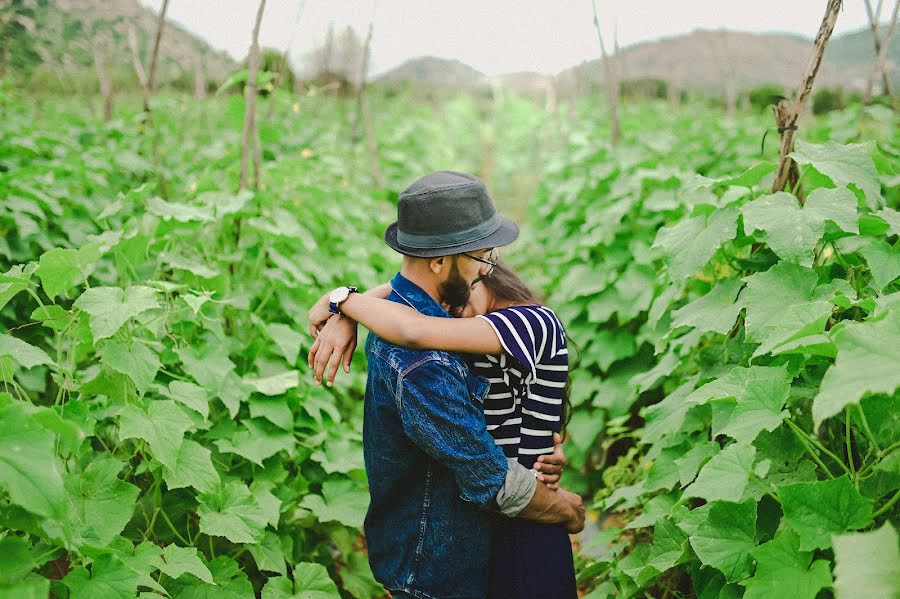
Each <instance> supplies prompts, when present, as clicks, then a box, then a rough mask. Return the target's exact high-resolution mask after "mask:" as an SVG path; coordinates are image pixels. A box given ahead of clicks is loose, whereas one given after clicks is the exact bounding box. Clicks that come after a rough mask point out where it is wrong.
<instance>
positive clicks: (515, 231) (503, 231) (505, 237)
mask: <svg viewBox="0 0 900 599" xmlns="http://www.w3.org/2000/svg"><path fill="white" fill-rule="evenodd" d="M498 216H499V215H498ZM397 229H398V224H397V223H393V224H392V225H390V226H389V227H388V228H387V230H386V231H385V232H384V242H385V243H387V244H388V246H390V248H391V249H393V250H394V251H396V252H399V253H401V254H403V255H404V256H413V257H416V258H436V257H438V256H452V255H453V254H462V253H464V252H473V251H476V250H486V249H488V248H494V247H503V246H505V245H509V244H511V243H512V242H513V241H515V240H516V239H517V238H518V237H519V225H517V224H516V223H515V222H513V221H511V220H509V219H508V218H506V217H505V216H500V228H499V229H497V230H496V231H494V232H493V233H491V234H490V235H488V236H487V237H483V238H481V239H477V240H475V241H469V242H466V243H463V244H460V245H454V246H450V247H434V248H413V247H408V246H404V245H401V244H400V243H399V242H398V241H397Z"/></svg>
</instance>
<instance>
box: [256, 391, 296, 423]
mask: <svg viewBox="0 0 900 599" xmlns="http://www.w3.org/2000/svg"><path fill="white" fill-rule="evenodd" d="M247 403H248V405H249V406H250V416H251V417H253V418H257V417H260V418H265V419H266V420H268V421H269V422H271V423H272V424H274V425H275V426H277V427H279V428H282V429H284V430H286V431H290V430H294V415H293V414H292V413H291V408H290V406H289V405H288V403H287V401H286V400H285V399H283V398H270V397H266V398H260V397H251V398H250V400H249V401H248V402H247Z"/></svg>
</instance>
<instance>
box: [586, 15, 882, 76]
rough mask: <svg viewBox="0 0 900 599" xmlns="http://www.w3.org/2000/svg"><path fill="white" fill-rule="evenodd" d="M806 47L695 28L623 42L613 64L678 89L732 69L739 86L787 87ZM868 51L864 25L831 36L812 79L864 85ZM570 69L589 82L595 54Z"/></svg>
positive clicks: (599, 68)
mask: <svg viewBox="0 0 900 599" xmlns="http://www.w3.org/2000/svg"><path fill="white" fill-rule="evenodd" d="M811 52H812V40H811V39H809V38H805V37H802V36H799V35H792V34H783V33H747V32H741V31H722V30H718V31H710V30H702V29H700V30H695V31H693V32H691V33H689V34H686V35H679V36H675V37H668V38H664V39H660V40H656V41H652V42H643V43H639V44H635V45H632V46H628V47H626V48H624V49H623V50H622V51H621V53H620V56H619V66H620V69H621V72H622V77H623V78H625V79H637V78H645V77H646V78H657V79H663V80H666V81H670V82H674V83H676V85H678V86H679V87H684V88H694V89H703V90H707V91H718V90H720V89H721V88H722V82H723V81H724V79H725V76H726V73H729V72H733V76H734V81H735V85H736V87H737V89H739V90H741V89H747V88H750V87H753V86H756V85H761V84H766V83H773V84H776V85H780V86H782V87H785V88H787V89H793V88H794V87H796V85H797V83H798V82H799V80H800V76H801V75H802V74H803V70H804V69H805V68H806V63H807V61H808V60H809V56H810V53H811ZM872 55H873V49H872V37H871V33H870V32H869V30H868V29H866V30H862V31H857V32H853V33H848V34H843V35H840V36H835V37H833V38H832V39H831V40H829V42H828V45H827V46H826V48H825V56H824V58H823V60H822V65H821V67H820V68H819V72H818V74H817V75H816V84H817V85H818V86H834V85H842V86H844V87H849V88H856V89H861V88H863V87H865V84H866V79H867V77H868V74H869V70H870V68H871V64H872V61H873V58H872ZM888 57H889V59H891V60H893V61H894V62H895V63H896V62H898V61H900V39H898V38H896V37H895V38H894V40H893V43H892V44H891V49H890V52H889V54H888ZM572 71H573V72H574V73H575V74H577V75H580V76H581V77H582V78H584V79H586V80H587V81H590V82H593V83H596V82H599V81H602V80H603V65H602V61H601V60H600V59H597V60H592V61H589V62H586V63H584V64H582V65H579V66H578V67H574V69H572ZM898 77H900V74H898V73H896V72H895V73H894V74H893V81H900V79H898Z"/></svg>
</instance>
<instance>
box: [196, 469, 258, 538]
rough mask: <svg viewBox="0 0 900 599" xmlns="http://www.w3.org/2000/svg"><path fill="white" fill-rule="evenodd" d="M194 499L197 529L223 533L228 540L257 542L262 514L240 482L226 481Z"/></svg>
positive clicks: (219, 534)
mask: <svg viewBox="0 0 900 599" xmlns="http://www.w3.org/2000/svg"><path fill="white" fill-rule="evenodd" d="M197 499H198V500H199V502H200V506H199V507H198V508H197V514H198V515H199V516H200V532H202V533H205V534H208V535H212V536H217V537H225V538H226V539H228V540H229V541H231V542H232V543H258V542H259V541H260V540H261V539H262V537H263V532H264V530H265V528H266V522H267V520H266V516H265V514H264V513H263V510H262V508H261V507H260V505H259V503H258V502H257V501H256V498H254V497H253V495H252V494H251V493H250V489H248V488H247V485H245V484H244V483H242V482H240V481H229V482H227V483H224V484H223V485H222V486H221V487H220V488H219V489H217V490H215V491H212V492H207V493H201V494H200V495H198V496H197Z"/></svg>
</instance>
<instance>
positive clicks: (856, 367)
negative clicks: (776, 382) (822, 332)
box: [812, 310, 900, 428]
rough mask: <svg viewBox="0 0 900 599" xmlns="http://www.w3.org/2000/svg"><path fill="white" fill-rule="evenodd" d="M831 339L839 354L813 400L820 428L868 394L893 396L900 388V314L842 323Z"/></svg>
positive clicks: (814, 417) (817, 424) (813, 413)
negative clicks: (898, 350)
mask: <svg viewBox="0 0 900 599" xmlns="http://www.w3.org/2000/svg"><path fill="white" fill-rule="evenodd" d="M831 338H832V340H833V341H834V342H835V344H836V345H837V348H838V354H837V360H835V363H834V365H833V366H831V367H830V368H829V369H828V371H827V372H826V373H825V376H824V377H823V378H822V384H821V386H820V387H819V393H818V395H816V397H815V399H814V400H813V405H812V415H813V420H814V422H815V426H816V428H818V427H819V424H821V423H822V421H823V420H825V419H826V418H830V417H832V416H834V415H835V414H838V413H840V411H841V410H843V409H844V406H847V405H850V404H854V403H859V401H860V399H862V398H863V396H865V395H866V394H868V393H887V394H891V393H894V391H895V390H896V389H897V387H898V386H900V353H898V352H897V339H900V310H889V311H888V312H887V313H886V314H885V316H884V317H883V318H881V319H879V320H869V321H864V322H860V323H850V322H848V323H846V324H844V323H842V324H841V325H840V326H836V327H835V328H834V329H833V330H832V332H831Z"/></svg>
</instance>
